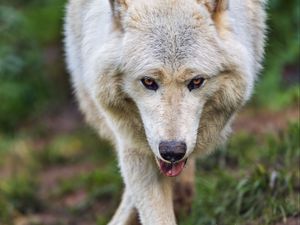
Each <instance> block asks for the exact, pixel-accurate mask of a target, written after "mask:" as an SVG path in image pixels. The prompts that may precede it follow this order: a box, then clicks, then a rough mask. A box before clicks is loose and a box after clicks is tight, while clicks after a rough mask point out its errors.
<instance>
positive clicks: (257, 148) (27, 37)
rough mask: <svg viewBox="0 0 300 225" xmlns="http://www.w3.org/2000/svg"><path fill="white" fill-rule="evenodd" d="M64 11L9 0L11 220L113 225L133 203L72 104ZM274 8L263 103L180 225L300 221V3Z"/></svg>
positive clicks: (2, 92)
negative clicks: (123, 203)
mask: <svg viewBox="0 0 300 225" xmlns="http://www.w3.org/2000/svg"><path fill="white" fill-rule="evenodd" d="M64 4H65V1H63V0H51V1H50V0H27V1H24V0H10V1H3V0H0V224H7V225H9V224H16V225H18V224H46V225H48V224H54V225H56V224H85V225H89V224H105V223H106V222H107V221H108V219H109V218H110V216H111V215H112V213H113V212H114V210H115V208H116V207H117V203H118V201H119V199H120V196H121V190H122V181H121V178H120V175H119V171H118V168H117V163H116V161H115V157H114V156H113V151H111V146H110V145H109V144H108V143H106V142H105V141H102V140H99V139H98V137H97V135H96V134H95V133H94V132H93V131H92V130H90V129H89V128H87V127H86V126H85V125H84V122H83V121H82V118H81V116H80V114H79V113H78V111H77V109H76V103H75V100H74V99H73V97H72V91H71V88H70V84H69V77H68V74H67V73H66V71H65V64H64V56H63V55H64V54H63V48H62V46H63V44H62V39H63V37H62V22H63V14H64ZM267 11H268V26H269V29H268V40H267V45H266V56H265V58H266V60H265V63H264V67H265V69H264V70H263V72H262V74H261V75H260V79H259V81H258V82H257V86H256V89H255V93H254V96H253V98H252V100H251V101H250V102H249V104H248V106H247V107H246V109H245V110H244V111H243V112H242V113H241V114H242V116H241V117H240V119H239V120H238V121H240V122H238V124H237V131H236V132H235V134H234V135H233V137H232V138H231V140H230V142H229V144H228V145H227V146H226V147H223V148H221V149H218V150H217V151H216V152H215V153H213V154H212V155H210V156H208V157H206V158H204V159H201V160H200V161H199V162H198V164H197V168H198V172H197V180H196V181H197V182H196V184H197V185H196V186H197V195H196V197H195V200H194V203H193V210H192V214H191V215H189V216H186V215H182V216H181V217H180V224H186V225H194V224H195V225H197V224H199V225H200V224H201V225H203V224H204V225H206V224H207V225H214V224H218V225H223V224H224V225H227V224H228V225H233V224H237V225H240V224H241V225H243V224H254V225H256V224H257V225H258V224H284V222H285V223H286V224H293V223H294V224H296V223H295V221H297V220H298V222H299V215H300V209H299V199H300V198H299V190H300V182H299V177H300V176H299V163H300V153H299V151H300V148H299V137H300V135H299V22H300V18H299V3H297V0H289V1H279V0H270V1H269V4H268V9H267ZM293 121H294V122H293Z"/></svg>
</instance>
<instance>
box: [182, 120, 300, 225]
mask: <svg viewBox="0 0 300 225" xmlns="http://www.w3.org/2000/svg"><path fill="white" fill-rule="evenodd" d="M299 135H300V133H299V124H291V125H290V127H289V129H288V131H287V132H285V133H282V134H281V135H280V136H279V137H278V138H274V137H270V138H269V139H268V141H266V142H265V143H260V144H258V140H257V139H256V138H253V137H251V136H250V135H247V134H240V135H237V136H235V137H234V138H233V139H232V140H231V142H230V143H229V145H228V147H227V148H224V149H220V150H218V151H216V152H214V153H213V154H212V155H210V156H209V157H208V158H204V159H202V160H200V161H199V162H198V171H199V172H198V174H197V177H198V179H197V192H198V196H197V198H196V201H195V202H194V207H193V210H192V212H193V215H192V216H190V217H189V218H187V219H185V220H184V221H185V223H183V224H186V225H190V224H194V225H215V224H223V225H226V224H228V225H231V224H238V225H243V224H249V221H253V223H254V224H265V225H267V224H274V223H275V222H277V221H280V220H284V219H286V218H287V217H291V216H296V215H298V214H299V213H300V211H299V210H300V209H299V195H298V194H297V193H298V192H297V190H298V188H299V171H298V170H299V160H300V146H299ZM257 146H259V147H257ZM228 150H229V151H228ZM236 168H238V170H236ZM254 221H256V222H254Z"/></svg>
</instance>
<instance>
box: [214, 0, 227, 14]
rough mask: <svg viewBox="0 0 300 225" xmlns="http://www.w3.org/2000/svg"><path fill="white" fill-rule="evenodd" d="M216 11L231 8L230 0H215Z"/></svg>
mask: <svg viewBox="0 0 300 225" xmlns="http://www.w3.org/2000/svg"><path fill="white" fill-rule="evenodd" d="M214 6H215V8H214V13H220V12H224V11H226V10H227V9H228V8H229V0H215V5H214Z"/></svg>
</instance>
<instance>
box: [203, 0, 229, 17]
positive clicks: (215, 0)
mask: <svg viewBox="0 0 300 225" xmlns="http://www.w3.org/2000/svg"><path fill="white" fill-rule="evenodd" d="M198 3H204V4H205V6H206V7H207V9H208V11H209V12H210V13H211V14H212V15H213V16H215V15H216V14H219V13H222V12H224V11H226V10H227V9H228V8H229V0H198Z"/></svg>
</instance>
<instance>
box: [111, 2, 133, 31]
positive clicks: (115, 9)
mask: <svg viewBox="0 0 300 225" xmlns="http://www.w3.org/2000/svg"><path fill="white" fill-rule="evenodd" d="M129 2H130V0H109V3H110V6H111V10H112V15H113V20H114V24H115V28H116V29H122V23H121V20H122V17H123V15H124V13H125V12H126V10H127V9H128V3H129Z"/></svg>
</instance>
